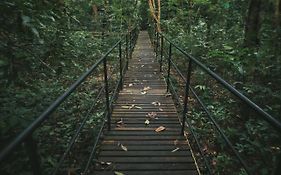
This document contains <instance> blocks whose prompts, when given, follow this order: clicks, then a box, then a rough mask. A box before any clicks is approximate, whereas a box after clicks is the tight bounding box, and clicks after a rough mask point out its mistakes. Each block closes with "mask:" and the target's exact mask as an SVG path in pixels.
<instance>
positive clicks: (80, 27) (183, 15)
mask: <svg viewBox="0 0 281 175" xmlns="http://www.w3.org/2000/svg"><path fill="white" fill-rule="evenodd" d="M0 13H1V16H0V24H1V25H0V117H1V119H0V142H1V145H0V148H1V149H2V148H4V147H5V146H6V145H7V144H8V143H9V142H10V141H11V139H12V138H14V137H15V136H16V135H18V134H19V133H20V132H21V131H22V130H23V129H24V128H26V127H27V126H28V125H29V124H30V123H31V122H32V121H34V120H35V119H36V117H38V116H39V115H40V114H41V113H42V112H43V111H44V110H45V109H46V108H47V107H48V106H49V105H50V104H51V103H52V102H53V101H54V100H55V99H56V98H57V97H58V96H59V95H60V94H62V93H63V92H65V90H66V89H67V88H68V87H69V86H70V85H71V84H72V83H73V82H74V81H75V80H76V79H77V78H78V77H79V76H80V75H81V74H82V73H83V72H85V71H86V70H87V69H88V68H89V67H91V66H92V65H93V64H94V63H96V61H97V60H98V59H99V58H101V57H102V56H103V55H104V54H105V53H106V52H107V51H108V49H109V48H110V47H111V46H113V45H114V44H115V43H116V42H117V41H118V40H119V39H120V38H122V37H123V36H124V35H125V34H126V33H127V32H129V31H131V30H132V29H134V28H135V27H137V28H138V29H139V30H148V31H149V32H150V35H151V41H152V42H153V38H152V35H153V34H154V33H153V32H154V31H158V32H160V33H163V34H164V35H165V36H167V37H168V38H171V40H172V41H173V42H174V43H176V44H177V45H179V46H180V47H182V48H183V49H184V50H185V51H186V52H188V53H189V54H191V55H192V56H194V57H195V58H197V59H198V60H200V61H201V62H202V63H204V64H205V65H206V66H207V67H208V68H210V69H211V70H212V71H214V72H216V73H217V74H218V75H220V76H221V77H222V78H223V79H225V80H226V81H227V82H230V83H231V84H232V85H233V86H234V87H235V88H236V89H237V90H239V91H240V92H242V93H243V94H244V95H246V96H247V97H249V98H250V99H251V100H252V101H253V102H255V103H256V104H257V105H259V106H261V107H262V109H263V110H265V111H266V112H267V113H269V114H271V115H272V116H274V117H276V119H277V120H279V121H280V120H281V117H280V113H281V86H280V84H281V76H280V75H281V49H280V48H281V2H280V0H234V1H229V0H162V1H161V0H42V1H35V0H24V1H23V0H1V2H0ZM122 44H124V43H122ZM122 47H123V45H122ZM124 48H125V46H124V47H123V49H124ZM164 48H165V49H166V50H168V46H165V47H164ZM115 54H116V53H115ZM173 56H174V57H173V58H174V59H175V61H176V60H177V61H178V62H179V63H178V65H179V67H180V66H182V67H180V68H181V70H182V71H183V72H186V71H187V70H186V67H184V66H185V65H186V64H187V63H186V62H185V61H183V60H181V57H182V55H180V54H179V53H177V52H175V53H174V55H173ZM111 57H112V62H111V64H112V65H111V66H110V68H109V69H110V70H112V69H113V67H114V64H116V62H114V59H113V56H111ZM166 57H167V56H166ZM115 61H116V60H115ZM99 71H100V72H101V70H99ZM100 72H97V73H95V76H97V77H99V78H96V79H94V78H92V79H91V80H89V81H88V82H87V83H85V84H83V87H81V88H80V89H79V90H78V92H77V93H75V94H74V95H73V96H71V98H70V99H69V100H68V101H67V103H66V104H64V105H62V106H61V107H60V108H59V110H57V111H56V113H54V114H53V115H52V117H50V120H48V122H46V123H44V125H42V127H41V128H40V129H39V131H38V132H36V134H34V135H35V136H34V137H35V139H36V140H38V144H39V147H40V151H39V154H40V156H41V164H42V167H43V174H49V172H50V171H51V170H53V169H54V167H55V166H56V165H57V164H58V161H59V155H61V154H62V150H63V149H65V147H66V143H68V141H69V140H70V138H71V136H72V134H73V131H74V129H75V128H77V123H79V122H81V121H82V112H81V114H80V111H84V110H85V109H87V108H89V106H91V101H92V99H93V97H94V96H95V95H97V94H98V90H97V89H96V88H94V87H96V86H97V85H100V84H102V76H101V73H100ZM172 78H174V80H175V79H176V78H175V77H172ZM192 79H194V82H193V84H192V85H194V87H195V89H196V90H197V91H198V92H199V94H200V95H201V96H202V98H203V100H204V101H205V102H206V103H207V105H208V106H207V107H208V109H210V110H211V111H212V112H213V113H214V114H216V116H217V118H216V119H217V120H218V121H219V123H220V125H221V126H223V129H224V132H225V133H226V135H227V136H228V137H229V138H231V139H232V141H234V142H236V141H237V144H236V145H235V148H236V149H237V150H238V151H239V153H241V154H243V155H244V156H245V157H250V158H249V160H247V161H248V163H250V164H252V165H253V170H255V171H257V172H258V173H257V174H262V175H267V174H272V173H274V171H275V172H278V171H279V170H278V169H276V167H278V166H276V165H277V163H278V161H279V162H281V154H280V143H281V141H280V137H279V136H278V133H276V132H274V131H272V128H271V126H270V125H268V124H267V123H266V122H264V121H263V120H261V119H259V118H258V117H257V115H256V114H255V113H254V112H253V111H251V110H250V109H249V108H248V107H247V106H245V105H244V104H243V103H242V102H241V101H239V100H237V99H234V98H233V97H232V96H231V95H229V94H228V93H227V92H225V91H224V90H221V88H220V86H219V85H217V84H216V82H213V81H210V80H209V79H208V78H207V76H205V74H204V73H203V72H201V71H200V70H198V69H195V71H194V73H193V75H192ZM178 86H179V87H180V84H179V85H178ZM213 89H214V90H215V92H212V90H213ZM102 103H103V102H100V104H102ZM193 107H194V108H193V110H191V114H192V117H193V118H192V122H193V124H194V126H195V127H196V128H197V130H196V131H197V132H198V133H202V135H203V137H201V138H200V139H201V140H202V144H203V145H204V146H205V147H204V148H205V149H206V150H205V152H206V154H208V156H209V162H210V164H211V165H212V169H213V172H214V173H215V174H241V175H242V174H246V172H245V171H244V170H243V169H242V168H241V167H234V166H232V165H233V164H236V163H237V160H235V159H233V158H232V155H231V153H229V151H227V150H225V145H224V144H223V143H222V141H221V138H218V137H216V136H217V135H216V134H217V133H216V132H214V130H213V129H212V128H211V126H209V125H207V124H206V125H203V124H202V123H203V122H204V121H203V120H202V116H204V114H203V113H202V112H198V108H197V106H196V105H194V106H193ZM92 115H93V116H92V119H91V120H90V121H89V122H88V123H87V124H88V125H89V128H88V130H85V133H88V134H84V135H83V137H82V138H81V139H80V140H84V141H85V142H86V141H89V140H90V136H89V135H91V136H92V135H95V136H96V134H97V132H98V131H97V130H95V129H92V128H91V127H90V126H100V125H101V123H102V121H103V118H102V117H103V113H102V111H95V113H94V114H92ZM241 131H244V132H243V133H241ZM279 135H280V134H279ZM43 138H46V139H43ZM261 140H263V141H261ZM89 142H90V141H89ZM46 143H47V144H46ZM56 143H57V144H56ZM52 144H53V145H56V146H57V147H54V148H51V146H52ZM83 146H84V147H83ZM83 146H82V148H79V149H83V148H84V149H85V150H86V149H87V148H88V147H87V146H85V145H83ZM77 150H78V149H77ZM87 151H88V150H87ZM87 151H85V152H84V154H83V156H81V157H79V158H83V157H84V156H85V155H87V154H89V152H87ZM48 152H51V153H53V155H50V154H48ZM76 152H77V151H76ZM197 152H198V151H197ZM74 155H75V156H76V153H75V151H73V157H75V156H74ZM255 155H257V157H258V156H260V157H261V158H255V157H254V156H255ZM15 157H20V158H19V160H18V161H13V160H12V161H10V162H12V163H11V164H10V165H3V166H2V165H1V172H4V174H17V173H18V172H20V171H21V172H22V174H24V173H26V174H28V173H29V174H30V169H29V167H28V168H26V169H25V168H24V167H25V165H24V164H22V162H25V161H26V160H27V158H26V155H25V154H24V153H22V152H20V151H19V153H17V155H16V156H15ZM251 157H252V158H251ZM75 158H77V157H75ZM197 158H198V156H197ZM198 159H199V158H198ZM198 162H200V161H198ZM83 163H85V162H78V163H77V162H71V160H69V162H68V164H67V165H65V168H69V167H67V166H68V165H70V164H71V165H73V164H75V166H76V165H77V164H79V165H81V164H83ZM16 165H17V168H14V167H16ZM264 165H266V166H264ZM77 166H78V165H77ZM235 168H237V169H235ZM2 169H3V171H2ZM23 169H24V171H23ZM234 170H235V171H234Z"/></svg>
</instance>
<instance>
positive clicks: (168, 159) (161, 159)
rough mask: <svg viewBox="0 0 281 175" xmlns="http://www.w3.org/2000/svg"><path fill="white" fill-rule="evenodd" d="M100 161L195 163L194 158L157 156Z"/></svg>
mask: <svg viewBox="0 0 281 175" xmlns="http://www.w3.org/2000/svg"><path fill="white" fill-rule="evenodd" d="M98 160H99V161H103V162H120V163H127V162H131V163H157V162H158V163H165V162H173V163H177V162H181V163H184V162H186V163H190V162H194V160H193V158H192V157H188V156H186V157H173V156H169V157H168V156H167V157H157V156H154V157H152V156H148V157H130V159H129V158H128V157H100V158H99V159H98Z"/></svg>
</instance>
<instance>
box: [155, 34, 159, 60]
mask: <svg viewBox="0 0 281 175" xmlns="http://www.w3.org/2000/svg"><path fill="white" fill-rule="evenodd" d="M158 45H159V33H158V32H157V33H156V46H155V52H156V60H157V58H158Z"/></svg>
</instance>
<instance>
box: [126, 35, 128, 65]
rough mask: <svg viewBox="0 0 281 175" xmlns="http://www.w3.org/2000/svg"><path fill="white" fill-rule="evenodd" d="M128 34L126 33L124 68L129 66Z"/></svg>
mask: <svg viewBox="0 0 281 175" xmlns="http://www.w3.org/2000/svg"><path fill="white" fill-rule="evenodd" d="M128 46H129V45H128V34H126V69H127V70H128V68H129V49H128Z"/></svg>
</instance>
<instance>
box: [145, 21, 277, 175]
mask: <svg viewBox="0 0 281 175" xmlns="http://www.w3.org/2000/svg"><path fill="white" fill-rule="evenodd" d="M150 36H151V41H152V44H153V46H154V48H155V51H156V58H157V59H158V57H160V58H159V63H160V71H162V70H163V69H162V67H163V64H164V62H165V61H166V63H167V65H166V71H167V72H166V82H167V91H169V90H170V91H171V92H172V94H173V95H174V97H175V99H176V101H177V103H178V104H179V105H180V107H181V109H182V111H183V112H182V134H184V130H185V126H186V125H187V126H188V129H189V130H190V132H191V135H192V136H193V138H194V140H195V144H196V146H197V148H198V150H199V153H200V155H201V157H202V156H203V159H204V165H205V167H206V170H207V173H208V174H212V171H211V168H210V165H209V164H208V160H207V158H206V157H205V155H204V153H203V151H202V150H203V149H202V147H201V146H200V143H199V141H198V135H197V133H196V132H195V130H194V126H192V124H191V122H190V121H189V119H187V115H188V116H189V115H190V114H189V113H188V110H189V109H188V107H189V105H188V97H189V96H190V92H191V94H192V95H193V96H194V97H195V99H196V100H197V101H198V103H199V105H200V106H201V107H202V109H203V110H204V111H205V113H206V115H207V117H208V119H209V121H210V122H211V123H212V124H213V126H214V127H215V129H216V130H217V132H218V133H219V134H220V135H221V137H222V138H223V140H224V141H225V143H226V144H227V146H228V147H229V148H230V150H231V151H232V153H233V154H234V156H235V157H236V158H237V159H238V161H239V162H240V164H241V165H242V167H243V168H244V170H245V171H246V172H247V174H254V172H252V171H251V169H250V167H249V165H248V164H247V163H246V161H245V160H244V159H243V158H242V156H241V155H240V154H239V153H238V151H237V150H236V149H235V146H234V144H233V143H232V142H231V141H230V140H229V138H228V137H227V136H226V135H225V134H224V132H223V130H222V128H221V126H220V125H219V124H218V122H216V120H215V119H214V117H213V114H212V113H211V112H210V111H209V109H208V108H207V106H206V104H204V102H203V101H202V100H201V99H200V97H199V96H198V95H197V94H196V92H195V90H194V89H193V87H192V86H191V74H192V68H193V67H194V65H196V66H198V67H199V68H200V69H201V70H203V71H204V72H206V73H207V74H208V75H210V76H211V77H212V78H213V79H214V80H216V81H217V82H218V83H219V84H220V85H222V86H223V87H224V88H225V89H227V90H228V91H229V92H230V93H231V94H233V95H235V96H236V97H238V98H239V99H240V100H241V101H242V102H244V103H245V104H247V105H248V106H249V107H251V108H252V109H253V110H254V111H256V112H257V113H258V114H259V116H260V117H261V119H263V120H265V121H267V122H268V123H269V124H270V125H271V126H272V127H273V128H274V129H275V130H276V131H278V132H279V133H280V132H281V123H280V121H278V120H277V119H276V118H274V117H273V116H271V115H270V114H268V113H267V112H265V111H264V110H263V109H262V108H261V107H259V106H258V105H257V104H255V103H254V102H253V101H251V100H250V99H249V98H247V97H246V96H245V95H243V94H242V93H241V92H239V91H238V90H237V89H235V88H234V87H233V86H231V85H230V84H229V83H228V82H226V81H225V80H224V79H222V78H221V77H220V76H219V75H217V74H216V73H215V72H213V71H212V70H210V69H209V68H207V67H206V66H205V65H204V64H203V63H201V62H200V61H199V60H198V59H196V58H194V57H193V56H191V55H190V54H188V53H186V52H185V51H184V50H183V49H182V48H181V47H179V46H178V45H176V44H175V43H174V42H173V41H171V40H170V39H169V38H168V37H166V36H165V35H164V34H163V33H159V32H157V31H156V30H155V28H154V29H153V26H152V29H151V32H150ZM165 43H167V46H166V48H164V45H165ZM166 49H167V50H168V52H167V51H166ZM173 49H176V50H177V51H179V52H180V53H181V54H183V55H184V59H185V60H187V61H188V67H187V68H186V72H187V73H186V76H184V73H182V72H181V70H180V69H179V67H178V66H177V64H176V63H175V60H174V59H172V50H173ZM164 54H166V57H165V58H166V59H163V58H164ZM172 68H173V69H174V70H175V73H176V74H177V75H178V76H179V77H180V79H181V80H182V81H183V82H184V83H185V90H184V92H185V95H184V99H183V104H182V103H181V101H180V98H179V95H178V94H177V93H176V89H175V86H174V85H173V81H172V80H171V69H172ZM188 118H190V117H188Z"/></svg>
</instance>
